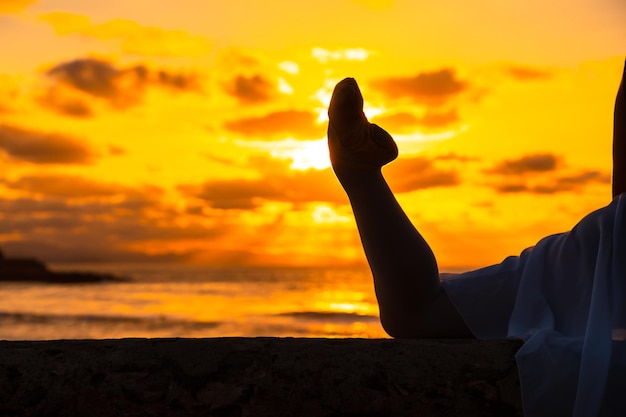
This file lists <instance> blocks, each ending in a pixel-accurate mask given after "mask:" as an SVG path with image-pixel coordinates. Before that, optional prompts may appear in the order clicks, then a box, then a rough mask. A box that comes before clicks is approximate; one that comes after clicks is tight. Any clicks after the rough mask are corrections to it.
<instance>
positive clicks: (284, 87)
mask: <svg viewBox="0 0 626 417" xmlns="http://www.w3.org/2000/svg"><path fill="white" fill-rule="evenodd" d="M278 91H280V92H281V93H284V94H293V87H292V86H290V85H289V83H288V82H287V81H285V79H284V78H279V79H278Z"/></svg>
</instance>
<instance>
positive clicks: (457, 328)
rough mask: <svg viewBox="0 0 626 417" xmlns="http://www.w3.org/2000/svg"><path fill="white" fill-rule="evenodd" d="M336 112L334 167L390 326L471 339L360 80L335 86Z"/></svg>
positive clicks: (402, 332) (331, 133)
mask: <svg viewBox="0 0 626 417" xmlns="http://www.w3.org/2000/svg"><path fill="white" fill-rule="evenodd" d="M328 113H329V126H328V143H329V150H330V155H331V161H332V164H333V169H334V170H335V173H336V175H337V178H338V179H339V181H340V182H341V184H342V186H343V188H344V190H345V191H346V193H347V194H348V198H349V199H350V203H351V205H352V209H353V212H354V217H355V219H356V223H357V227H358V229H359V234H360V236H361V241H362V243H363V248H364V250H365V255H366V257H367V260H368V262H369V265H370V268H371V270H372V275H373V277H374V286H375V290H376V296H377V299H378V304H379V307H380V319H381V323H382V325H383V327H384V328H385V331H387V333H389V334H390V335H391V336H393V337H471V333H470V331H469V330H468V329H467V326H466V325H465V323H464V322H463V320H462V319H461V317H460V315H459V314H458V312H457V311H456V309H455V308H454V307H453V305H452V303H451V302H450V300H449V299H448V297H447V295H446V294H445V292H444V291H443V290H442V289H441V287H440V285H439V274H438V270H437V262H436V260H435V256H434V255H433V252H432V251H431V249H430V247H429V246H428V244H427V243H426V241H425V240H424V238H423V237H422V236H421V235H420V233H419V232H418V231H417V230H416V229H415V227H414V226H413V225H412V224H411V222H410V220H409V219H408V217H407V216H406V214H405V213H404V211H403V210H402V208H401V207H400V205H399V204H398V202H397V200H396V199H395V197H394V195H393V193H392V192H391V190H390V188H389V186H388V185H387V183H386V181H385V179H384V178H383V175H382V173H381V167H382V166H383V165H384V164H386V163H387V162H389V161H391V160H393V159H394V158H395V157H396V156H397V148H396V146H395V143H394V142H393V139H392V138H391V136H390V135H389V134H388V133H387V132H385V131H384V130H383V129H381V128H380V127H378V126H376V125H372V124H370V123H369V122H368V121H367V118H366V117H365V115H364V114H363V98H362V96H361V92H360V90H359V88H358V86H357V83H356V81H354V80H353V79H345V80H343V81H342V82H340V83H339V84H338V85H337V87H335V91H334V92H333V97H332V100H331V103H330V107H329V111H328Z"/></svg>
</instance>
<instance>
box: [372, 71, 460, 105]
mask: <svg viewBox="0 0 626 417" xmlns="http://www.w3.org/2000/svg"><path fill="white" fill-rule="evenodd" d="M372 86H373V87H374V88H375V89H377V90H379V91H381V92H382V93H383V94H385V95H386V96H388V97H390V98H393V99H398V98H407V99H410V100H412V101H414V102H416V103H420V104H426V105H442V104H445V103H447V102H448V101H449V100H450V99H452V98H454V97H456V96H458V95H459V94H461V93H463V92H464V91H466V90H467V89H468V88H469V83H468V82H466V81H462V80H459V79H458V78H457V75H456V72H455V71H454V70H453V69H451V68H443V69H440V70H436V71H430V72H422V73H420V74H417V75H415V76H413V77H392V78H383V79H380V80H377V81H374V82H373V83H372Z"/></svg>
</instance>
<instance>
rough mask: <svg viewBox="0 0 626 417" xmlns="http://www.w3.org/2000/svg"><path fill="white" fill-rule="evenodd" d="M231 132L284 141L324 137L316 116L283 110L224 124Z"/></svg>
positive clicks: (323, 129)
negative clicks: (292, 138)
mask: <svg viewBox="0 0 626 417" xmlns="http://www.w3.org/2000/svg"><path fill="white" fill-rule="evenodd" d="M224 127H225V128H226V129H228V130H230V131H231V132H237V133H241V134H243V135H245V136H249V137H256V138H264V139H284V138H285V136H292V137H294V138H300V139H313V138H320V137H324V135H325V133H326V132H325V127H324V126H322V125H321V124H319V123H317V115H316V114H315V113H312V112H309V111H300V110H285V111H277V112H274V113H269V114H267V115H265V116H260V117H249V118H244V119H239V120H234V121H230V122H226V123H225V124H224Z"/></svg>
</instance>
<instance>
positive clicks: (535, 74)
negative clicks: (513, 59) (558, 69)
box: [505, 65, 552, 81]
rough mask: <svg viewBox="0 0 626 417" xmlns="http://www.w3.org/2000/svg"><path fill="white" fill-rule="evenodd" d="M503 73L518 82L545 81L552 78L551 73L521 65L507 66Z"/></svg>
mask: <svg viewBox="0 0 626 417" xmlns="http://www.w3.org/2000/svg"><path fill="white" fill-rule="evenodd" d="M505 71H506V73H507V74H508V75H510V76H511V77H513V78H515V79H516V80H519V81H533V80H545V79H549V78H552V72H550V71H547V70H544V69H539V68H533V67H526V66H521V65H512V66H509V67H507V68H505Z"/></svg>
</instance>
